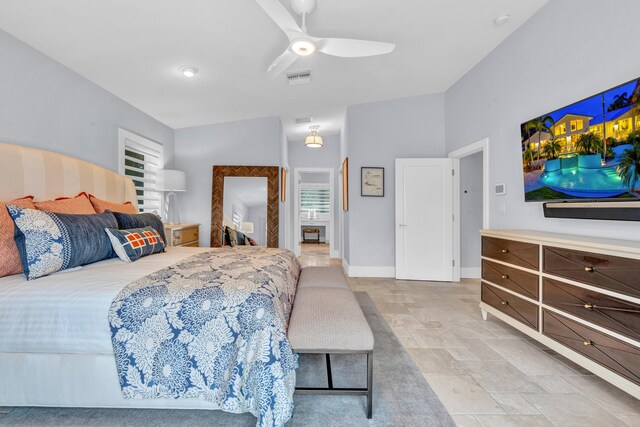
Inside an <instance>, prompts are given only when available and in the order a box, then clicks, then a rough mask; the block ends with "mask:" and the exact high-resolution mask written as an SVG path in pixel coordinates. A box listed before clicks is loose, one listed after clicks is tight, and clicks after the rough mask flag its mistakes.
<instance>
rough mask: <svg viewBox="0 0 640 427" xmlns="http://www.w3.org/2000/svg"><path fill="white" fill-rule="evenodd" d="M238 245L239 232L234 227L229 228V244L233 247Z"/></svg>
mask: <svg viewBox="0 0 640 427" xmlns="http://www.w3.org/2000/svg"><path fill="white" fill-rule="evenodd" d="M237 245H238V232H237V231H236V230H234V229H233V228H230V229H229V246H231V247H232V248H233V247H234V246H237Z"/></svg>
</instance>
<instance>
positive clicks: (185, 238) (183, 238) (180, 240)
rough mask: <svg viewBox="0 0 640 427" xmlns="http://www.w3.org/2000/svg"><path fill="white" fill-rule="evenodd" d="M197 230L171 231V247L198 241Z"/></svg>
mask: <svg viewBox="0 0 640 427" xmlns="http://www.w3.org/2000/svg"><path fill="white" fill-rule="evenodd" d="M198 239H199V236H198V229H197V228H186V229H183V230H173V245H174V246H179V245H184V244H185V243H192V242H194V241H198Z"/></svg>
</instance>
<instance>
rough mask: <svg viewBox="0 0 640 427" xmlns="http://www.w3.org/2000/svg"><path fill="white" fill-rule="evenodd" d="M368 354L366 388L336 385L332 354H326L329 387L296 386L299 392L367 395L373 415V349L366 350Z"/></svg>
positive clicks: (368, 413)
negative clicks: (332, 367) (334, 383)
mask: <svg viewBox="0 0 640 427" xmlns="http://www.w3.org/2000/svg"><path fill="white" fill-rule="evenodd" d="M366 355H367V387H366V388H347V387H334V386H333V374H332V372H331V356H330V354H329V353H326V354H325V359H326V362H327V383H328V387H326V388H325V387H296V390H295V392H296V393H297V394H339V395H349V394H350V395H358V396H367V418H368V419H371V418H372V417H373V351H368V352H366Z"/></svg>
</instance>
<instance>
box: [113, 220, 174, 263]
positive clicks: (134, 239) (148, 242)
mask: <svg viewBox="0 0 640 427" xmlns="http://www.w3.org/2000/svg"><path fill="white" fill-rule="evenodd" d="M105 231H106V232H107V235H108V236H109V240H111V245H112V246H113V250H114V251H115V252H116V254H117V255H118V256H119V257H120V259H121V260H123V261H125V262H133V261H137V260H138V259H140V258H142V257H143V256H147V255H151V254H157V253H158V252H162V251H163V250H164V247H165V243H164V240H162V237H160V234H158V232H157V231H156V229H155V228H153V227H145V228H134V229H131V230H114V229H113V228H107V229H105Z"/></svg>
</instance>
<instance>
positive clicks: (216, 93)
mask: <svg viewBox="0 0 640 427" xmlns="http://www.w3.org/2000/svg"><path fill="white" fill-rule="evenodd" d="M547 1H548V0H517V1H514V0H393V1H389V0H349V1H344V0H342V1H341V0H318V6H317V10H316V11H315V12H314V13H313V14H312V15H310V16H309V18H308V20H307V26H308V29H309V33H311V34H313V35H316V36H321V37H345V38H358V39H368V40H377V41H385V42H392V43H395V44H396V45H397V47H396V49H395V51H394V52H392V53H391V54H388V55H384V56H378V57H368V58H337V57H332V56H327V55H323V54H318V53H316V54H313V55H312V56H309V57H305V58H301V59H300V60H298V62H297V63H296V64H294V65H293V66H292V67H291V70H298V69H311V70H312V82H311V83H310V84H307V85H298V86H289V85H288V84H287V82H286V79H285V77H284V76H280V77H278V78H276V79H273V80H272V79H269V78H268V77H267V75H266V73H265V71H266V69H267V67H268V66H269V64H270V63H271V61H272V60H273V59H274V58H275V57H276V56H278V55H279V54H280V53H281V52H282V51H283V50H284V48H285V47H286V46H287V43H288V40H287V38H286V36H285V35H284V33H283V32H282V31H281V30H279V29H278V27H276V25H275V24H274V23H273V22H272V21H271V20H270V18H269V17H268V16H267V15H266V14H265V13H264V11H263V10H262V9H261V8H260V7H259V5H258V4H257V3H256V2H255V1H253V0H181V1H176V0H133V1H132V0H108V1H104V0H3V1H2V2H0V28H1V29H3V30H5V31H7V32H8V33H10V34H12V35H14V36H15V37H17V38H18V39H21V40H23V41H24V42H26V43H27V44H29V45H31V46H33V47H34V48H36V49H38V50H40V51H41V52H43V53H44V54H46V55H48V56H50V57H52V58H53V59H55V60H57V61H59V62H61V63H62V64H64V65H66V66H67V67H69V68H70V69H72V70H74V71H76V72H78V73H79V74H81V75H82V76H84V77H86V78H87V79H89V80H91V81H93V82H94V83H96V84H98V85H99V86H101V87H103V88H104V89H106V90H108V91H110V92H112V93H114V94H115V95H117V96H119V97H120V98H122V99H123V100H125V101H127V102H129V103H131V104H132V105H134V106H136V107H137V108H139V109H141V110H143V111H144V112H146V113H148V114H149V115H151V116H153V117H155V118H156V119H158V120H160V121H162V122H163V123H165V124H167V125H169V126H171V127H173V128H183V127H190V126H197V125H203V124H211V123H221V122H227V121H234V120H241V119H247V118H255V117H264V116H280V117H282V119H283V123H284V124H285V129H286V131H287V135H288V137H289V138H290V139H300V138H302V137H303V135H304V134H306V133H307V131H308V126H309V125H308V124H305V125H297V126H296V125H294V123H293V118H295V117H303V116H313V117H314V118H315V124H318V125H320V126H321V128H320V132H321V134H322V133H324V134H332V133H336V132H338V131H339V129H340V126H341V117H342V114H343V111H344V109H345V107H346V106H347V105H351V104H359V103H365V102H371V101H378V100H384V99H392V98H399V97H405V96H414V95H421V94H428V93H437V92H442V91H445V90H446V89H447V88H449V87H450V86H451V85H452V84H453V83H455V82H456V81H457V80H458V79H459V78H460V77H462V76H463V75H464V74H465V73H466V72H467V71H468V70H470V69H471V68H472V67H473V66H474V65H476V64H477V63H478V62H479V61H480V60H481V59H482V58H484V57H485V56H486V55H487V54H488V53H489V52H491V50H493V49H494V48H495V47H496V46H497V45H498V44H500V43H501V42H502V41H503V40H504V39H505V38H506V37H508V36H509V34H511V33H512V32H513V31H514V30H515V29H516V28H518V27H519V26H520V25H521V24H523V23H524V22H525V21H526V20H527V19H529V18H530V17H531V16H532V15H533V14H534V13H535V12H536V11H537V10H538V9H540V8H541V7H542V6H543V5H544V4H545V3H546V2H547ZM282 3H283V4H284V5H285V6H286V7H287V8H289V2H288V0H282ZM502 13H508V14H510V16H511V19H510V21H509V22H507V23H506V24H505V25H502V26H496V25H494V20H495V18H496V16H497V15H499V14H502ZM182 65H194V66H196V67H197V68H198V69H199V72H198V74H197V75H196V77H195V78H192V79H187V78H185V77H184V76H182V74H181V73H180V72H179V70H178V69H179V67H180V66H182Z"/></svg>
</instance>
